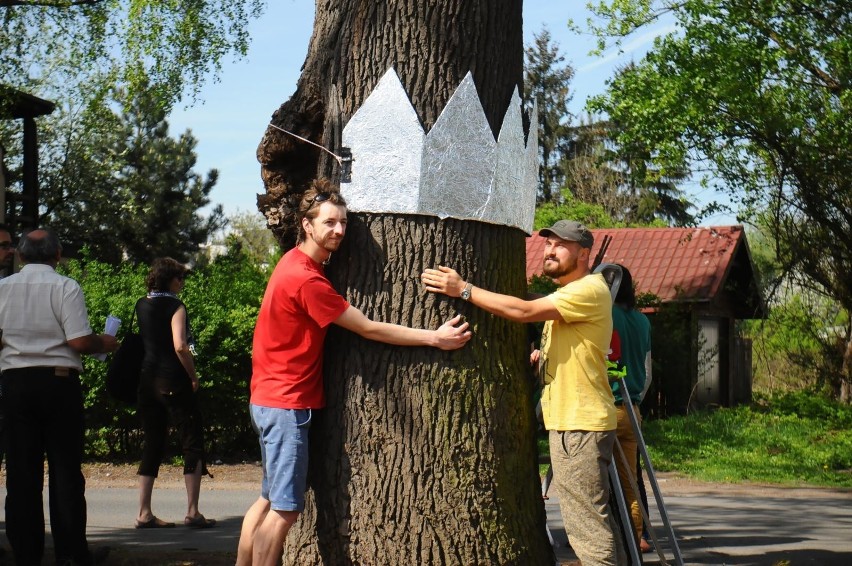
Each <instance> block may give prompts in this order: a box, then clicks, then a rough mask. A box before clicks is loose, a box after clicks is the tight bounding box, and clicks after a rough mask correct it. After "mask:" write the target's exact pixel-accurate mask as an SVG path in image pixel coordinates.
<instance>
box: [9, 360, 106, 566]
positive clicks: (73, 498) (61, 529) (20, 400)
mask: <svg viewBox="0 0 852 566" xmlns="http://www.w3.org/2000/svg"><path fill="white" fill-rule="evenodd" d="M57 373H60V374H61V373H68V374H69V375H56V374H57ZM2 379H3V398H2V402H3V408H4V410H5V436H6V442H7V444H6V536H7V537H8V539H9V544H10V545H11V546H12V551H13V553H14V555H15V563H16V564H18V565H25V566H30V565H38V564H41V559H42V555H43V554H44V512H43V511H42V509H43V506H42V505H43V503H42V491H43V489H44V458H45V455H46V456H47V463H48V468H49V476H48V486H49V487H48V489H49V499H50V501H49V503H50V526H51V534H52V535H53V544H54V548H55V550H56V562H57V564H66V563H70V564H90V563H91V555H90V553H89V548H88V544H87V543H86V497H85V489H86V483H85V479H84V478H83V472H82V462H83V396H82V391H81V388H80V379H79V376H78V374H77V372H76V371H73V370H72V371H70V372H68V371H67V370H66V371H59V372H58V371H56V370H55V368H24V369H15V370H7V371H5V372H3V376H2Z"/></svg>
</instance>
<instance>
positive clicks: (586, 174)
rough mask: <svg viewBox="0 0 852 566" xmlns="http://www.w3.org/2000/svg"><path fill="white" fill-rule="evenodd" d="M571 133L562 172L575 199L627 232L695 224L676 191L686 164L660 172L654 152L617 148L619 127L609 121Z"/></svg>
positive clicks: (644, 148)
mask: <svg viewBox="0 0 852 566" xmlns="http://www.w3.org/2000/svg"><path fill="white" fill-rule="evenodd" d="M571 130H572V142H571V143H570V144H569V148H570V150H569V151H568V152H567V153H566V154H565V155H564V156H563V157H562V161H561V163H560V166H561V168H562V170H563V173H564V179H565V187H566V188H567V189H568V190H570V191H571V192H572V193H573V194H574V196H576V197H577V198H578V199H580V200H582V201H584V202H588V203H593V204H597V205H600V206H602V207H603V208H604V210H606V211H607V213H608V214H609V215H610V216H611V217H612V218H614V219H616V220H618V221H619V222H622V223H624V224H626V225H630V226H636V225H651V224H655V225H663V226H669V225H676V226H685V225H691V224H694V223H695V218H694V217H693V216H692V214H691V213H690V212H689V209H690V208H691V207H692V203H691V202H690V201H689V200H688V199H687V198H686V196H685V195H684V193H683V191H682V190H681V189H680V188H679V187H678V185H679V184H681V183H683V182H684V181H686V180H687V179H688V178H689V176H690V172H689V170H688V168H687V167H686V165H685V164H684V163H682V162H681V163H678V164H669V165H667V166H666V167H659V166H657V165H656V164H655V163H654V162H653V159H652V155H653V154H654V153H655V151H654V150H652V149H650V148H648V147H647V146H643V145H639V144H635V143H634V144H633V145H631V146H627V145H621V144H619V143H618V142H617V140H618V130H619V125H618V124H616V123H615V122H613V121H611V120H599V121H594V122H588V123H585V122H581V123H580V125H578V126H577V127H575V128H572V129H571Z"/></svg>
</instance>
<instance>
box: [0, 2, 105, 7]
mask: <svg viewBox="0 0 852 566" xmlns="http://www.w3.org/2000/svg"><path fill="white" fill-rule="evenodd" d="M102 1H103V0H0V8H13V7H15V6H25V7H35V6H38V7H42V8H70V7H71V6H89V5H94V4H100V3H101V2H102Z"/></svg>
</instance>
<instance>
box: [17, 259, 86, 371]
mask: <svg viewBox="0 0 852 566" xmlns="http://www.w3.org/2000/svg"><path fill="white" fill-rule="evenodd" d="M0 331H2V332H3V334H2V349H0V371H6V370H9V369H19V368H26V367H34V366H54V367H67V368H73V369H76V370H78V371H82V369H83V364H82V362H81V360H80V354H79V353H77V352H76V351H75V350H74V349H72V348H71V347H70V346H69V345H68V340H73V339H74V338H81V337H83V336H88V335H89V334H91V333H92V329H91V327H90V326H89V315H88V312H87V311H86V301H85V299H84V298H83V290H82V289H81V288H80V285H79V284H78V283H77V282H76V281H74V280H73V279H70V278H68V277H64V276H62V275H59V274H58V273H56V271H55V270H54V269H53V267H52V266H50V265H43V264H36V263H31V264H27V265H25V266H24V267H23V269H21V271H20V272H18V273H16V274H14V275H10V276H9V277H6V278H5V279H3V280H2V281H0Z"/></svg>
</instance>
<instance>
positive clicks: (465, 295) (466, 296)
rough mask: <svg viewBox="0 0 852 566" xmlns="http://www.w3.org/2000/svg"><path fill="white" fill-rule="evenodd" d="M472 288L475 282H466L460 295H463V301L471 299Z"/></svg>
mask: <svg viewBox="0 0 852 566" xmlns="http://www.w3.org/2000/svg"><path fill="white" fill-rule="evenodd" d="M471 289H473V283H467V284H465V286H464V289H462V292H461V294H460V295H459V297H461V298H462V300H463V301H469V300H470V290H471Z"/></svg>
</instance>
